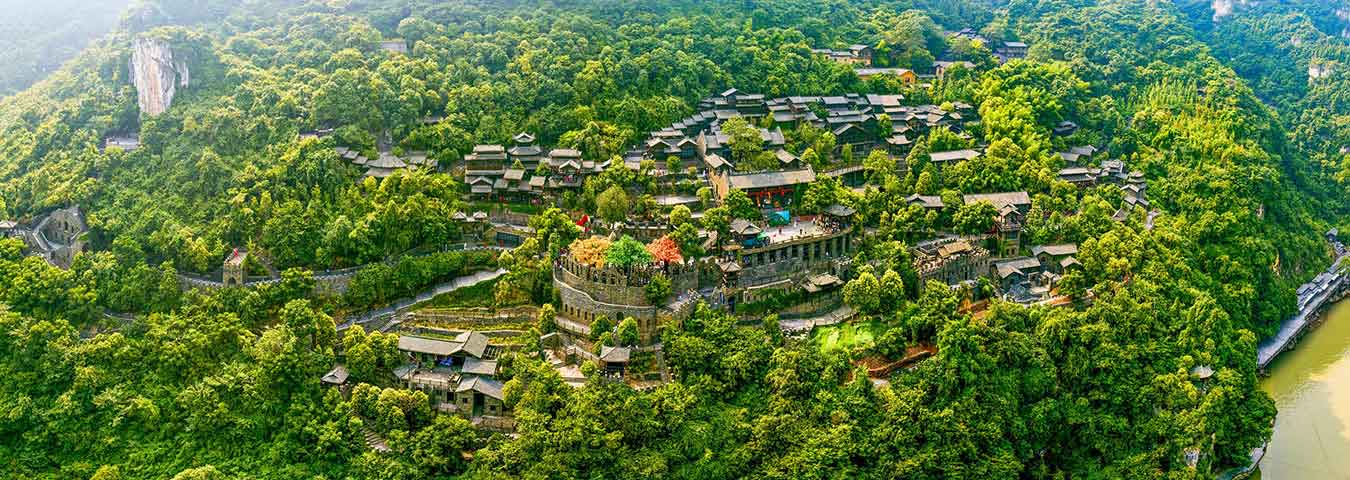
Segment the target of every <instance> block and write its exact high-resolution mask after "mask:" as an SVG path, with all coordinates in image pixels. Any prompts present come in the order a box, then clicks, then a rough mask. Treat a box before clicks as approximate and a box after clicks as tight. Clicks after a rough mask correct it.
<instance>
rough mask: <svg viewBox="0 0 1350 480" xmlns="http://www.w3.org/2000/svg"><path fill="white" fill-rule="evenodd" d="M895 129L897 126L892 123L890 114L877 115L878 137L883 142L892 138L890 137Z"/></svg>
mask: <svg viewBox="0 0 1350 480" xmlns="http://www.w3.org/2000/svg"><path fill="white" fill-rule="evenodd" d="M894 128H895V125H894V124H893V123H892V121H891V116H890V114H886V113H883V114H881V115H877V136H878V137H880V138H881V139H882V140H885V139H887V138H890V136H891V131H892V130H893V129H894Z"/></svg>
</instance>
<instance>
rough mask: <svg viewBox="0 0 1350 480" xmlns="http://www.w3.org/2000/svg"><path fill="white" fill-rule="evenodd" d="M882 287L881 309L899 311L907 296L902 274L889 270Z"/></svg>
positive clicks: (883, 276) (882, 280)
mask: <svg viewBox="0 0 1350 480" xmlns="http://www.w3.org/2000/svg"><path fill="white" fill-rule="evenodd" d="M980 278H984V277H980ZM880 287H881V288H880V293H881V301H880V305H879V308H880V309H881V311H883V312H896V311H899V309H900V305H901V304H902V303H904V300H905V296H906V292H905V281H904V280H903V279H901V278H900V274H899V273H896V271H895V270H890V269H887V270H886V273H885V274H883V275H882V276H881V283H880Z"/></svg>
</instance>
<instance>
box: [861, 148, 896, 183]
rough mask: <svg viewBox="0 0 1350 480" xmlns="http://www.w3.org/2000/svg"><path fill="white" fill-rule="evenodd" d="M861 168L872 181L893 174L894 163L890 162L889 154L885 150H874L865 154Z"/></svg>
mask: <svg viewBox="0 0 1350 480" xmlns="http://www.w3.org/2000/svg"><path fill="white" fill-rule="evenodd" d="M863 168H864V169H866V170H867V172H868V173H869V174H871V177H872V178H873V179H878V178H881V177H882V176H883V175H889V174H892V173H894V172H895V161H894V160H891V156H890V154H887V153H886V151H885V150H881V149H876V150H872V153H869V154H867V158H866V159H864V160H863Z"/></svg>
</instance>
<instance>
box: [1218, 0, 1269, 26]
mask: <svg viewBox="0 0 1350 480" xmlns="http://www.w3.org/2000/svg"><path fill="white" fill-rule="evenodd" d="M1258 3H1260V2H1259V0H1213V1H1212V2H1211V3H1210V8H1211V9H1213V10H1214V21H1215V22H1216V23H1217V22H1219V21H1220V20H1223V19H1224V18H1226V17H1231V16H1233V12H1234V11H1235V10H1237V8H1238V7H1249V6H1253V5H1256V4H1258Z"/></svg>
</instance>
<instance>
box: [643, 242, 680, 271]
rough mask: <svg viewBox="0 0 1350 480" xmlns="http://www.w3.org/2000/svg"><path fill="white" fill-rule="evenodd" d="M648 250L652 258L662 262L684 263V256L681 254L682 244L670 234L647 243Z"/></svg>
mask: <svg viewBox="0 0 1350 480" xmlns="http://www.w3.org/2000/svg"><path fill="white" fill-rule="evenodd" d="M647 251H648V252H649V253H651V254H652V259H653V260H654V261H657V262H662V263H668V264H670V263H674V264H679V263H684V256H683V255H681V254H680V246H679V245H678V244H676V243H675V240H674V239H672V238H671V236H670V235H665V236H662V237H661V238H658V239H656V240H652V243H649V244H647Z"/></svg>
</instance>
